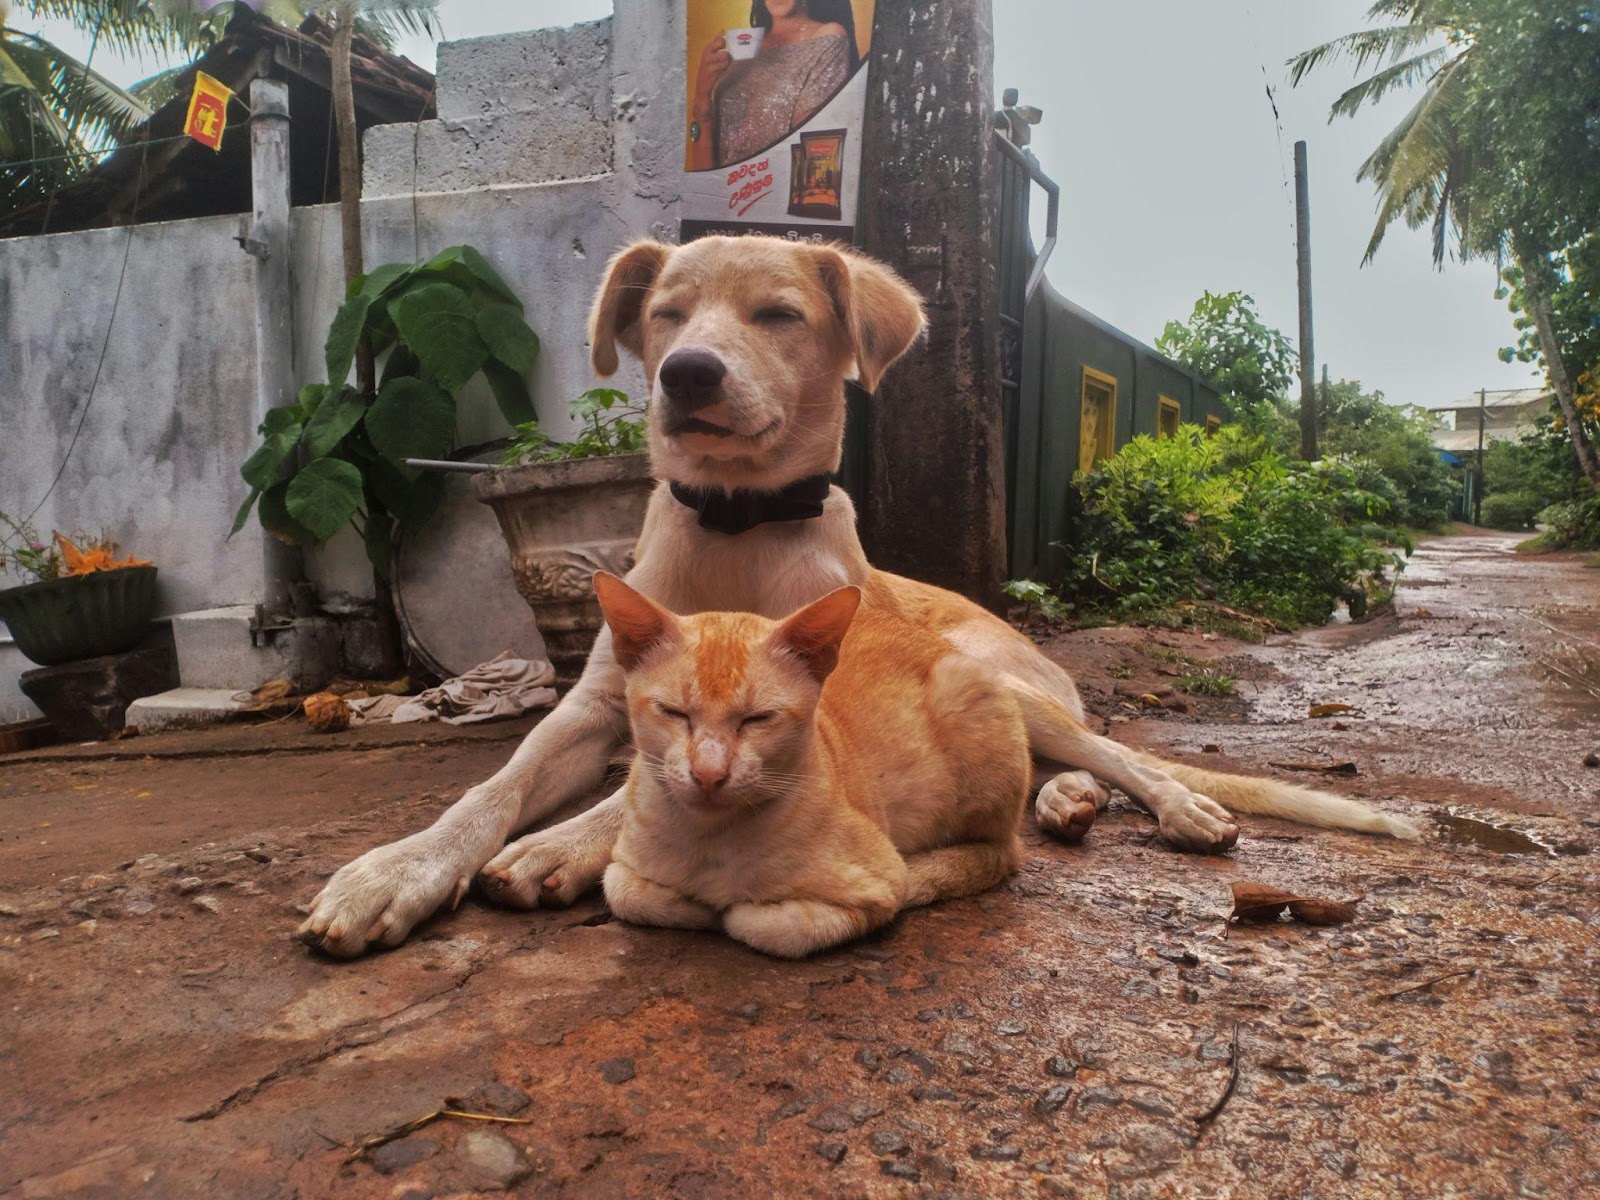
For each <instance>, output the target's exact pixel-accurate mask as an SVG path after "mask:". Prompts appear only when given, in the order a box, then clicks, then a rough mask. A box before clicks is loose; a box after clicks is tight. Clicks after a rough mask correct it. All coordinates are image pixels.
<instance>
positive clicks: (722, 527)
mask: <svg viewBox="0 0 1600 1200" xmlns="http://www.w3.org/2000/svg"><path fill="white" fill-rule="evenodd" d="M831 483H832V480H831V479H830V477H829V476H827V475H808V476H807V477H806V478H804V479H797V480H795V481H794V482H793V483H791V484H789V485H788V486H787V487H784V488H780V489H779V490H778V491H776V492H751V491H745V490H744V489H743V488H740V489H739V490H737V491H734V492H731V493H730V492H725V491H723V490H722V489H721V488H699V487H690V486H689V485H688V484H684V483H674V484H672V497H673V499H674V500H676V501H677V502H678V503H679V504H682V505H683V506H684V507H686V508H692V509H694V511H695V514H696V515H697V516H698V517H699V522H700V528H702V529H709V530H711V531H712V532H713V533H726V534H735V533H744V532H746V531H748V530H751V529H754V528H755V527H756V526H757V525H765V524H766V523H767V522H768V521H809V520H811V518H813V517H820V516H821V515H822V505H823V502H824V501H826V500H827V498H828V488H829V486H830V485H831Z"/></svg>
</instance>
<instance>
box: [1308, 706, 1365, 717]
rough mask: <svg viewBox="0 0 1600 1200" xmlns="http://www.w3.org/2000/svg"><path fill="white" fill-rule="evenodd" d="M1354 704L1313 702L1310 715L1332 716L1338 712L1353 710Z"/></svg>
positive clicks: (1354, 709)
mask: <svg viewBox="0 0 1600 1200" xmlns="http://www.w3.org/2000/svg"><path fill="white" fill-rule="evenodd" d="M1355 711H1356V706H1355V705H1354V704H1313V705H1312V706H1311V715H1312V716H1313V717H1332V716H1336V715H1338V714H1339V713H1347V712H1355Z"/></svg>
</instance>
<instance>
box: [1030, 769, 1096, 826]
mask: <svg viewBox="0 0 1600 1200" xmlns="http://www.w3.org/2000/svg"><path fill="white" fill-rule="evenodd" d="M1110 798H1111V795H1110V793H1109V792H1107V791H1106V789H1105V787H1104V785H1102V784H1101V783H1100V782H1098V781H1097V780H1096V779H1095V777H1094V776H1093V775H1091V774H1089V772H1087V771H1067V772H1065V773H1063V774H1061V775H1057V776H1056V777H1055V778H1054V779H1050V780H1047V781H1046V782H1045V784H1044V786H1043V787H1041V788H1040V789H1039V796H1038V799H1037V800H1036V801H1035V802H1034V810H1033V811H1034V815H1035V817H1036V819H1037V820H1038V822H1039V828H1040V829H1042V830H1044V832H1046V833H1048V834H1050V835H1051V836H1052V837H1058V838H1060V839H1061V840H1062V841H1064V842H1081V841H1082V840H1083V838H1084V835H1085V834H1087V833H1088V832H1089V829H1090V828H1091V827H1092V826H1093V825H1094V821H1095V817H1096V816H1098V815H1099V812H1100V810H1101V809H1102V808H1104V807H1105V805H1106V802H1107V801H1108V800H1109V799H1110Z"/></svg>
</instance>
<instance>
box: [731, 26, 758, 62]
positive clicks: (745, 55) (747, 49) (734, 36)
mask: <svg viewBox="0 0 1600 1200" xmlns="http://www.w3.org/2000/svg"><path fill="white" fill-rule="evenodd" d="M766 36H767V31H766V30H765V29H755V28H746V29H730V30H728V32H727V33H725V34H723V37H724V39H725V40H726V41H727V43H728V56H729V57H730V58H732V59H733V60H734V61H735V62H739V61H741V60H743V59H750V58H754V57H755V56H756V53H757V52H758V51H759V50H760V49H761V39H762V38H764V37H766Z"/></svg>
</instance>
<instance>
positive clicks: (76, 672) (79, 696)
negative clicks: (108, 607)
mask: <svg viewBox="0 0 1600 1200" xmlns="http://www.w3.org/2000/svg"><path fill="white" fill-rule="evenodd" d="M18 682H19V684H20V686H21V688H22V691H23V692H24V694H26V695H27V697H28V698H29V699H30V700H32V701H33V702H34V703H35V704H36V705H38V706H39V711H40V712H42V713H44V715H45V716H46V717H48V718H49V719H50V722H51V724H53V725H54V726H55V727H56V731H57V732H58V733H59V734H60V735H61V737H62V738H63V739H65V740H66V741H71V742H88V741H98V740H99V739H100V738H103V737H107V736H108V735H110V734H113V733H115V732H117V731H118V730H119V729H121V728H122V727H123V724H124V720H125V714H126V712H127V709H128V705H129V704H130V703H133V702H136V701H137V700H139V699H140V698H141V697H143V696H152V695H156V694H158V693H161V692H165V691H167V690H169V689H171V688H174V687H177V686H178V661H177V657H176V655H175V654H174V653H173V650H172V646H171V645H170V644H167V645H155V646H146V647H144V648H141V649H139V650H132V651H129V652H128V653H127V654H108V655H105V656H104V657H101V658H86V659H82V660H81V661H79V662H73V663H63V664H62V665H60V666H55V667H38V668H36V669H34V670H32V671H24V672H23V673H22V676H21V679H20V680H19V681H18Z"/></svg>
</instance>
